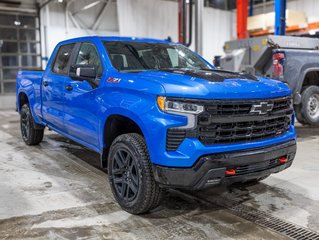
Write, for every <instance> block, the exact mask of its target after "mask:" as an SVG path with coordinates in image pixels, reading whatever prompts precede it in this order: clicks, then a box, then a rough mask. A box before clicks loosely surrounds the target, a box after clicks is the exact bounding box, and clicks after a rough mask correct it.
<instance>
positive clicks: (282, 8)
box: [275, 0, 286, 35]
mask: <svg viewBox="0 0 319 240" xmlns="http://www.w3.org/2000/svg"><path fill="white" fill-rule="evenodd" d="M275 35H286V0H275Z"/></svg>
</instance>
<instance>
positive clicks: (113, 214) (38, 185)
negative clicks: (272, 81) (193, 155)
mask: <svg viewBox="0 0 319 240" xmlns="http://www.w3.org/2000/svg"><path fill="white" fill-rule="evenodd" d="M297 131H298V136H299V139H298V154H297V157H296V159H295V162H294V164H293V166H292V167H291V168H289V169H288V170H286V171H284V172H281V173H278V174H274V175H272V176H271V177H269V178H267V179H266V180H264V181H262V182H261V183H259V184H257V185H254V186H246V187H238V186H237V187H236V186H235V187H231V188H214V189H208V190H205V191H200V192H195V193H194V192H193V193H192V192H186V193H185V192H180V191H174V190H172V191H169V192H168V194H167V196H166V199H165V201H164V203H163V204H162V205H161V206H160V207H158V208H157V209H155V210H154V211H152V212H151V213H149V214H145V215H142V216H133V215H130V214H128V213H126V212H125V211H123V210H121V208H120V207H119V206H118V205H117V203H116V202H115V200H114V198H113V196H112V193H111V190H110V187H109V185H108V181H107V173H106V172H105V171H104V170H103V169H101V168H99V158H98V155H97V154H96V153H94V152H91V151H90V150H87V149H86V148H83V147H81V146H79V145H78V144H76V143H74V142H72V141H69V140H67V139H66V138H64V137H62V136H60V135H58V134H56V133H53V132H50V131H46V132H45V137H44V141H43V142H42V143H41V144H40V145H39V146H32V147H27V146H26V145H25V144H24V143H23V141H22V139H21V137H20V128H19V116H18V115H17V113H15V112H13V111H0V239H288V238H287V237H285V236H283V235H281V234H279V233H276V232H274V231H272V230H270V229H267V228H264V227H261V226H259V225H257V224H255V223H253V222H250V221H247V220H245V219H243V218H241V217H240V216H236V215H235V214H234V213H233V212H232V211H231V210H230V209H228V208H227V207H224V206H223V204H220V203H221V202H223V201H225V202H227V201H228V200H232V201H233V200H234V201H237V202H238V203H239V204H240V205H242V206H246V207H251V208H253V209H258V210H261V211H265V212H267V213H271V214H272V215H273V216H275V217H277V218H280V219H283V220H285V221H287V222H291V223H294V224H296V225H298V226H302V227H305V228H309V229H311V230H313V231H316V232H319V175H318V172H319V164H318V163H319V128H308V127H301V126H300V125H298V126H297Z"/></svg>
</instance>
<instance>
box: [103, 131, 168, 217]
mask: <svg viewBox="0 0 319 240" xmlns="http://www.w3.org/2000/svg"><path fill="white" fill-rule="evenodd" d="M108 174H109V181H110V185H111V189H112V192H113V195H114V197H115V199H116V200H117V202H118V203H119V205H120V206H121V207H122V209H124V210H125V211H127V212H129V213H132V214H142V213H145V212H148V211H150V210H152V209H154V208H156V207H157V206H158V205H159V204H160V203H161V201H162V200H163V197H164V194H165V191H164V190H163V189H161V188H160V187H159V186H158V184H157V183H156V182H155V180H154V176H153V172H152V164H151V162H150V156H149V153H148V150H147V146H146V143H145V141H144V138H143V137H142V136H141V135H139V134H136V133H129V134H123V135H120V136H118V137H117V138H116V139H115V140H114V141H113V143H112V145H111V148H110V152H109V156H108Z"/></svg>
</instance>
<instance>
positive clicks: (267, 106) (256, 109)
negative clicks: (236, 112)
mask: <svg viewBox="0 0 319 240" xmlns="http://www.w3.org/2000/svg"><path fill="white" fill-rule="evenodd" d="M273 108H274V104H273V103H268V102H261V103H260V104H253V105H252V106H251V109H250V112H251V113H258V114H266V113H268V112H270V111H271V110H272V109H273Z"/></svg>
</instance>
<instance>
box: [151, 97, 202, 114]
mask: <svg viewBox="0 0 319 240" xmlns="http://www.w3.org/2000/svg"><path fill="white" fill-rule="evenodd" d="M157 104H158V107H159V108H160V109H161V110H162V111H163V112H169V113H170V112H176V113H191V114H199V113H201V112H203V110H204V107H203V106H201V105H197V104H194V103H187V102H179V101H175V100H167V99H166V98H165V97H157Z"/></svg>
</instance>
